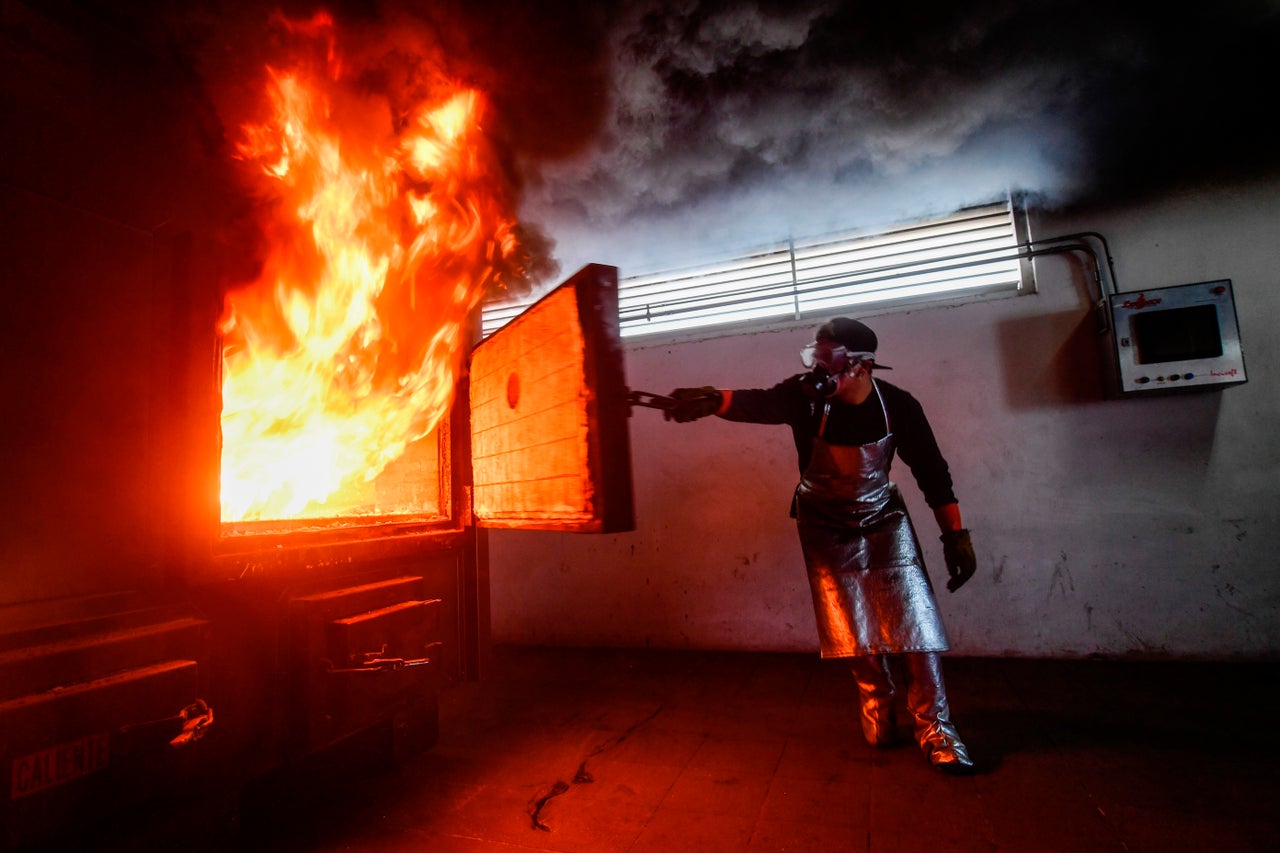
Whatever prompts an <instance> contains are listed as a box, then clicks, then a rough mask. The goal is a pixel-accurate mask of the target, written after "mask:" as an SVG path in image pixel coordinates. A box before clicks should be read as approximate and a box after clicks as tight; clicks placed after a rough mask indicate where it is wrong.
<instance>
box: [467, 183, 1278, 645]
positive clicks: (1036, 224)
mask: <svg viewBox="0 0 1280 853" xmlns="http://www.w3.org/2000/svg"><path fill="white" fill-rule="evenodd" d="M1278 209H1280V183H1269V184H1255V185H1253V186H1251V187H1247V188H1232V189H1217V190H1212V191H1200V192H1196V193H1187V194H1183V195H1180V196H1178V197H1173V198H1169V199H1166V200H1164V201H1162V202H1159V203H1149V204H1146V205H1144V206H1142V207H1140V208H1133V209H1127V210H1108V211H1101V212H1096V213H1093V214H1090V215H1083V214H1076V215H1075V217H1074V218H1068V217H1066V216H1059V217H1058V218H1057V219H1053V218H1051V217H1048V216H1046V215H1043V214H1041V215H1037V216H1035V217H1034V218H1033V234H1034V235H1035V236H1036V237H1040V238H1046V237H1052V236H1057V235H1063V234H1069V233H1073V232H1077V231H1086V230H1088V231H1098V232H1101V233H1102V234H1103V235H1105V236H1106V237H1107V239H1108V241H1109V243H1110V247H1111V251H1112V254H1113V256H1114V259H1115V267H1116V276H1117V280H1118V284H1119V288H1120V290H1122V291H1129V290H1137V289H1141V288H1144V287H1155V286H1161V285H1172V284H1182V283H1187V282H1192V281H1201V280H1206V279H1214V278H1230V279H1232V280H1233V282H1234V285H1235V292H1236V298H1237V304H1238V307H1239V315H1240V324H1241V329H1242V338H1243V342H1244V348H1245V358H1246V365H1247V368H1248V372H1249V382H1248V383H1247V384H1246V385H1243V386H1237V387H1233V388H1229V389H1226V390H1223V391H1220V392H1210V393H1205V394H1197V395H1187V396H1178V397H1166V398H1160V399H1142V400H1124V401H1104V400H1103V399H1102V398H1101V390H1100V378H1099V377H1100V367H1099V358H1098V355H1097V352H1096V348H1095V342H1094V336H1093V320H1092V317H1091V315H1090V313H1089V307H1088V306H1089V303H1090V301H1091V296H1090V294H1091V293H1092V292H1093V291H1092V289H1091V287H1090V286H1088V285H1086V283H1085V277H1084V275H1083V272H1084V269H1085V267H1086V265H1085V264H1083V263H1081V262H1079V261H1078V260H1077V259H1075V258H1073V257H1069V256H1063V257H1051V258H1046V259H1041V260H1039V261H1037V274H1038V285H1039V292H1038V293H1037V294H1036V295H1032V296H1025V297H1020V298H1015V299H1004V300H998V301H989V302H977V303H970V304H967V305H960V306H955V307H946V308H929V309H923V310H914V311H910V312H903V313H895V314H886V315H883V316H877V317H873V318H870V325H871V326H872V327H873V328H874V329H875V330H876V331H877V333H878V334H879V336H880V341H881V343H880V357H881V360H882V361H884V362H885V363H886V364H890V365H892V366H893V367H894V370H893V371H892V373H888V374H884V376H885V378H887V379H889V380H890V381H893V382H895V383H897V384H900V385H902V386H903V387H905V388H907V389H908V390H910V391H912V392H913V393H914V394H915V395H916V396H917V397H918V398H919V399H920V400H921V402H922V403H923V404H924V406H925V410H926V412H927V413H928V414H929V416H930V418H931V420H932V422H933V425H934V429H935V432H936V433H937V434H938V437H939V442H940V444H941V446H942V449H943V452H944V454H946V456H947V457H948V460H949V461H950V463H951V468H952V472H953V475H954V478H955V482H956V492H957V494H958V496H959V498H960V505H961V509H962V511H963V513H964V519H965V523H966V525H967V526H968V527H969V528H970V529H971V530H972V532H973V540H974V544H975V547H976V550H977V553H978V562H979V572H978V575H977V576H976V577H975V578H974V580H972V581H971V582H970V583H969V584H968V585H967V586H966V587H964V588H963V589H962V590H960V591H959V592H957V593H955V594H949V593H947V592H946V591H945V589H943V585H942V583H941V581H942V580H943V579H944V578H945V574H946V571H945V568H944V567H943V564H942V557H941V548H940V545H939V544H938V542H937V531H936V529H935V524H934V522H933V519H932V514H931V513H930V512H929V511H928V510H927V508H926V507H925V506H924V504H923V501H922V499H921V498H920V495H919V492H918V490H917V489H916V487H915V485H914V483H913V482H912V481H911V479H910V476H909V474H908V472H907V469H906V468H905V466H902V465H899V466H897V467H895V479H897V480H898V481H899V482H900V483H901V484H902V485H903V491H904V493H906V494H907V497H908V502H909V504H910V506H911V508H912V511H913V515H914V517H915V520H916V523H917V528H918V530H919V531H920V535H921V538H922V541H923V542H924V544H925V548H926V557H927V558H928V559H929V562H930V566H931V572H932V575H933V577H934V580H935V584H934V585H935V588H937V589H938V590H939V596H940V604H941V607H942V610H943V614H944V618H945V620H946V623H947V627H948V630H949V632H950V634H951V638H952V645H953V652H954V653H956V654H965V655H1014V656H1033V657H1043V656H1053V657H1072V656H1081V655H1089V654H1095V653H1098V654H1104V655H1114V656H1122V655H1133V656H1142V657H1207V658H1217V657H1227V658H1234V657H1240V658H1252V657H1269V656H1274V655H1276V653H1277V652H1278V651H1280V636H1278V634H1280V632H1278V630H1277V627H1278V623H1280V619H1278V605H1280V572H1277V568H1280V567H1278V566H1277V562H1278V560H1277V555H1280V485H1278V484H1277V477H1278V476H1280V436H1278V435H1277V430H1276V424H1277V422H1278V421H1280V419H1278V418H1277V414H1278V411H1277V410H1278V409H1280V387H1278V382H1277V378H1276V376H1277V367H1278V366H1280V365H1278V363H1277V362H1278V360H1280V355H1278V354H1277V351H1276V344H1275V340H1276V334H1275V326H1276V324H1277V323H1280V228H1278V227H1277V215H1276V212H1277V210H1278ZM623 272H624V273H625V270H624V271H623ZM816 325H817V323H816V322H814V323H807V324H805V325H804V326H803V327H800V328H795V329H791V330H789V331H782V332H779V331H774V332H768V333H761V334H756V335H745V336H737V337H724V338H715V339H710V340H704V341H699V342H686V343H679V344H671V345H663V346H633V347H631V348H630V349H629V351H628V353H627V370H628V380H629V383H630V386H631V387H632V388H633V389H642V390H647V391H653V392H658V393H665V392H667V391H669V390H670V389H671V388H673V387H677V386H684V385H705V384H711V385H716V386H718V387H729V388H733V387H763V386H768V385H770V384H772V383H773V382H774V381H776V380H778V379H780V378H782V377H783V376H786V375H788V374H790V373H793V372H797V371H798V370H800V369H801V368H800V366H799V362H798V359H797V354H798V351H799V348H800V347H801V346H802V345H803V344H804V343H806V342H807V341H808V340H809V339H810V338H811V336H812V328H813V327H816ZM631 425H632V445H633V446H632V453H633V459H634V465H635V494H636V502H637V508H636V517H637V528H636V530H635V531H634V532H633V533H628V534H623V535H607V536H572V535H561V534H549V533H518V532H510V531H498V532H494V533H492V534H491V539H490V543H491V547H492V552H491V577H492V586H491V589H492V593H491V595H492V612H493V637H494V640H495V641H497V642H515V643H535V644H563V645H600V646H654V647H670V648H698V649H742V650H775V651H800V650H805V651H807V650H816V648H817V642H816V635H815V628H814V622H813V613H812V605H811V602H810V597H809V591H808V586H807V583H806V580H805V572H804V566H803V563H802V561H801V557H800V553H799V547H798V545H797V543H796V537H795V531H794V527H793V524H792V522H791V521H790V520H789V519H788V518H787V506H788V501H789V498H790V494H791V490H792V488H793V487H794V484H795V481H796V476H797V472H796V467H795V459H794V451H793V449H792V446H791V438H790V433H789V431H788V430H787V428H786V427H769V426H756V425H747V424H735V423H729V422H726V421H722V420H720V419H717V418H710V419H706V420H703V421H699V422H696V423H693V424H680V425H677V424H671V423H666V422H664V421H663V420H662V418H661V415H660V413H658V412H656V411H653V410H637V411H636V412H635V413H634V415H633V417H632V424H631Z"/></svg>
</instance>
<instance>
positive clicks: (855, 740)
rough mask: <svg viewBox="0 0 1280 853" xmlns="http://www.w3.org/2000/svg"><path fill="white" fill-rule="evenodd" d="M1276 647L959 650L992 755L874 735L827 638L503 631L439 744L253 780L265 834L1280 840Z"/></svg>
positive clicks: (686, 844) (974, 724) (1240, 845)
mask: <svg viewBox="0 0 1280 853" xmlns="http://www.w3.org/2000/svg"><path fill="white" fill-rule="evenodd" d="M1278 674H1280V666H1276V665H1270V664H1202V663H1179V664H1171V663H1117V662H1103V661H1020V660H987V659H956V658H947V659H946V675H947V679H948V683H949V692H950V695H951V703H952V708H953V712H954V716H955V719H956V722H957V724H958V725H959V728H960V731H961V733H962V734H963V735H964V737H965V739H966V741H967V742H968V744H969V747H970V750H971V752H972V753H973V755H974V757H975V758H976V759H977V760H978V761H979V762H980V764H981V767H980V772H979V773H978V774H976V775H974V776H970V777H964V778H953V777H948V776H944V775H942V774H940V773H938V772H937V771H935V770H933V769H931V768H930V767H929V766H928V765H927V764H926V762H925V760H924V758H923V757H922V756H921V754H920V753H919V751H918V750H917V749H916V748H915V747H914V746H913V745H907V746H902V747H899V748H896V749H891V750H879V751H872V750H871V749H870V748H869V747H868V746H867V745H866V744H865V743H864V742H863V740H862V737H861V734H860V731H859V730H858V723H857V718H856V716H855V690H854V686H853V683H852V679H851V677H850V676H849V675H848V673H847V672H846V670H845V669H844V667H843V666H842V665H841V664H839V663H838V662H834V661H825V662H824V661H821V660H819V659H818V658H817V657H816V655H812V656H811V655H786V654H744V653H719V652H661V651H649V652H646V651H611V650H577V649H546V648H499V649H497V650H495V653H494V661H493V665H492V667H491V669H490V671H489V673H488V676H487V678H486V679H485V680H483V681H481V682H479V683H476V684H464V685H458V686H454V687H451V688H449V689H448V690H447V692H446V693H445V694H444V697H443V700H442V707H441V731H440V740H439V744H438V745H437V746H436V747H435V748H434V749H432V750H431V751H429V752H427V753H424V754H421V755H419V756H417V757H415V758H414V759H412V760H410V761H409V762H407V763H405V764H403V765H401V766H399V767H396V768H393V769H390V770H387V769H383V770H380V771H379V770H375V769H372V768H361V767H357V766H354V765H353V764H352V763H351V761H350V759H349V758H348V759H345V760H344V762H345V763H344V762H334V763H333V764H332V765H331V766H330V767H328V768H327V769H314V770H312V771H309V773H308V777H307V780H306V781H305V783H302V784H297V785H294V786H290V787H286V788H285V789H283V790H282V791H277V792H276V793H274V794H268V793H264V792H259V794H258V795H257V796H256V797H255V799H254V800H253V801H252V803H251V804H250V806H249V807H248V808H246V809H245V811H244V814H243V816H242V822H241V827H240V840H239V842H238V843H239V845H240V846H241V847H242V848H243V849H245V850H253V851H259V850H261V851H267V850H270V851H417V850H432V851H467V852H468V853H470V852H471V851H512V853H514V851H535V850H536V851H590V853H598V851H627V853H641V852H642V851H664V853H665V852H666V851H780V850H788V851H845V850H848V851H854V850H857V851H864V850H869V851H912V850H929V851H940V850H942V851H952V850H955V851H967V850H1001V851H1003V850H1012V851H1077V850H1078V851H1103V850H1130V851H1146V850H1149V851H1173V850H1206V851H1209V850H1211V851H1236V850H1274V849H1277V848H1278V847H1280V806H1277V803H1280V773H1278V772H1277V762H1278V761H1280V742H1278V741H1280V739H1277V738H1276V736H1275V732H1274V731H1273V730H1272V729H1271V728H1270V727H1271V726H1273V725H1277V722H1276V720H1277V714H1276V712H1277V711H1278V710H1280V702H1277V698H1278V696H1277V694H1278V693H1280V680H1278V679H1277V678H1276V676H1277V675H1278Z"/></svg>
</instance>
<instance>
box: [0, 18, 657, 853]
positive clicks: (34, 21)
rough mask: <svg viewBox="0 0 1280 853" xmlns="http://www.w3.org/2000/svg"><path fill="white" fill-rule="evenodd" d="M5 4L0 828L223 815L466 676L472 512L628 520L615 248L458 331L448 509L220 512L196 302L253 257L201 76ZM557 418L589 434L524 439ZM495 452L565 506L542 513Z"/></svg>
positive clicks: (53, 828)
mask: <svg viewBox="0 0 1280 853" xmlns="http://www.w3.org/2000/svg"><path fill="white" fill-rule="evenodd" d="M10 12H12V14H13V15H14V16H15V17H14V19H13V23H14V27H12V28H8V29H6V31H5V36H4V38H3V39H0V71H3V76H4V78H5V79H6V80H9V81H13V85H9V86H6V87H3V88H2V89H0V111H2V112H3V114H4V115H6V121H5V123H4V125H5V134H4V136H3V137H0V144H2V145H3V152H2V153H3V154H4V156H3V157H0V215H3V219H4V221H5V223H6V228H7V233H6V240H5V244H6V245H5V250H4V251H3V252H0V280H3V281H4V282H5V286H6V299H7V302H6V311H5V312H0V340H3V341H4V358H3V359H0V394H3V398H4V400H5V406H6V417H5V418H4V419H3V421H2V422H0V423H2V424H3V425H2V426H0V429H3V431H4V435H3V441H0V456H3V460H2V461H3V464H4V466H5V469H6V477H5V478H3V486H0V525H3V536H0V547H2V548H3V551H2V552H0V768H3V772H4V773H5V780H6V785H5V790H4V794H3V795H2V796H0V848H5V847H13V846H21V845H24V844H28V843H38V842H43V841H46V840H48V839H50V838H52V837H55V836H59V834H62V835H66V834H67V833H71V834H75V833H95V832H97V831H99V830H100V829H102V828H103V827H104V826H105V825H106V824H109V823H112V822H119V821H126V822H127V821H128V820H130V819H131V815H133V814H135V813H138V814H141V813H142V811H143V810H145V812H146V813H147V814H150V815H152V816H155V815H175V816H176V815H182V814H187V813H191V812H193V811H194V812H210V813H218V814H223V813H225V814H230V813H233V812H234V810H235V805H236V801H237V798H238V797H239V796H240V792H241V791H242V790H244V788H245V786H246V784H247V783H249V782H251V781H252V780H255V779H258V778H262V777H264V776H266V775H268V774H272V773H274V772H276V771H278V770H281V769H287V768H289V767H291V766H296V765H298V764H300V763H303V762H305V761H307V760H309V758H310V757H312V756H316V755H318V754H321V753H323V752H325V751H326V750H329V749H330V748H331V747H334V746H335V745H337V744H340V743H350V742H351V741H352V739H353V738H359V739H361V741H362V742H364V741H365V740H366V739H367V742H368V743H369V744H372V745H373V746H372V747H371V748H375V749H378V750H381V751H383V752H385V754H386V755H387V756H389V757H393V758H394V757H396V756H403V755H406V754H410V753H412V752H414V751H417V750H420V749H423V748H426V747H427V746H429V745H430V744H432V743H433V742H434V741H435V739H436V737H437V733H436V703H437V701H438V696H439V693H440V691H441V690H444V689H447V687H448V685H449V684H450V683H452V682H456V681H459V680H465V679H474V678H477V677H479V676H480V674H481V673H482V672H483V667H484V659H485V654H486V647H487V644H488V572H487V557H486V553H485V543H484V534H483V527H484V526H485V525H488V526H503V527H515V526H527V527H534V528H545V529H557V530H583V531H611V530H622V529H628V528H629V527H630V526H631V523H632V521H631V495H630V488H631V485H630V470H629V454H630V451H629V446H628V441H627V422H626V419H627V415H628V406H627V403H626V390H625V384H624V377H623V372H622V358H621V349H620V346H619V344H618V338H617V322H616V291H615V290H614V288H616V279H617V276H616V271H615V270H613V269H612V268H609V267H598V266H592V267H588V268H586V269H585V270H583V271H582V272H581V273H579V274H578V275H576V276H574V277H572V279H571V280H570V281H569V282H566V285H565V286H564V287H562V288H560V289H557V290H556V291H554V292H553V294H551V295H549V296H548V297H547V299H546V300H544V302H541V303H539V305H541V306H542V309H541V310H538V311H535V312H534V313H533V314H531V315H529V316H528V317H525V318H522V319H521V320H519V321H516V322H513V323H512V324H511V327H510V334H508V333H507V331H508V330H504V331H503V333H502V334H501V335H496V336H494V337H493V338H491V339H489V340H486V341H485V342H483V343H481V344H479V345H478V346H477V347H476V348H475V350H474V352H473V353H472V356H471V359H470V367H471V369H470V373H469V376H468V377H467V378H466V379H465V380H464V381H463V382H462V384H461V385H460V386H459V388H458V393H457V397H456V403H455V405H454V407H453V409H452V412H451V414H450V416H449V418H448V420H447V423H445V424H444V425H443V426H442V428H441V429H440V430H438V435H437V436H436V438H435V442H436V443H435V447H436V452H437V453H438V454H439V458H438V460H437V461H438V463H439V464H438V468H439V471H440V474H439V476H440V482H439V483H438V484H436V485H437V486H438V488H439V489H440V493H441V501H440V506H441V510H440V511H439V512H433V513H431V514H429V515H428V516H426V517H411V518H383V519H378V520H377V521H376V523H361V524H355V523H351V522H348V521H335V522H334V523H332V524H329V523H325V524H314V523H309V524H307V525H297V526H294V527H289V526H287V525H285V526H268V528H267V529H255V530H246V529H238V530H237V529H228V528H224V527H223V525H222V523H221V519H220V509H219V503H218V489H219V472H218V467H219V417H220V401H219V386H218V369H217V365H218V357H219V354H218V340H217V334H216V328H217V321H218V317H219V314H220V312H221V309H222V295H223V291H222V288H223V282H225V281H227V280H229V279H235V278H236V277H237V275H236V271H237V268H238V267H240V266H242V265H243V264H244V263H245V258H244V257H243V255H244V251H243V244H242V242H238V241H237V239H236V235H237V233H238V232H237V231H236V219H235V215H236V207H235V204H236V200H235V199H234V198H233V197H231V196H230V195H229V194H228V193H227V191H226V187H227V185H228V176H227V173H226V164H225V162H224V157H223V152H222V150H221V149H220V148H219V147H218V145H217V144H216V140H212V139H211V137H210V136H209V128H208V127H207V126H206V125H204V124H203V121H204V120H203V118H202V116H203V115H204V114H205V113H204V110H206V105H205V104H204V103H203V101H202V98H203V97H204V94H203V93H202V92H200V91H199V90H198V87H196V86H195V85H194V84H193V82H192V79H191V77H190V75H188V74H185V73H184V69H182V68H177V67H174V65H173V61H172V58H171V57H167V56H157V55H155V54H153V53H148V52H147V51H146V50H145V49H141V47H142V46H140V45H139V44H137V43H135V42H134V41H132V40H131V39H132V38H133V37H132V36H131V34H130V33H129V32H127V31H125V30H123V29H118V28H114V27H115V25H114V24H113V22H112V21H111V20H108V19H105V18H103V17H101V16H98V15H96V14H94V13H93V12H92V10H91V9H89V8H88V7H85V8H81V7H80V6H79V5H77V4H70V5H69V6H67V8H65V9H61V10H60V11H55V12H45V11H38V10H35V9H32V8H29V7H27V6H23V5H21V4H12V5H11V8H10V9H7V10H6V14H9V13H10ZM19 131H20V132H19ZM570 322H571V323H572V326H573V330H572V331H570V332H568V333H567V334H568V337H567V338H565V339H564V342H563V343H564V346H563V348H562V349H560V350H555V349H554V348H552V349H548V348H547V347H546V346H545V344H546V342H547V340H548V339H549V338H550V337H554V336H549V335H548V333H547V332H548V329H553V328H560V329H561V331H564V329H562V328H561V327H563V326H564V325H565V324H566V323H570ZM566 370H568V371H569V372H571V373H576V375H577V377H578V379H577V381H576V382H575V383H570V384H568V385H565V384H563V383H559V384H558V383H555V382H544V381H542V379H541V378H540V377H545V376H548V375H551V374H557V375H563V374H564V373H565V371H566ZM574 406H577V407H579V408H578V409H576V410H574V409H573V408H572V407H574ZM473 413H474V414H473ZM570 422H575V423H576V422H586V423H590V425H591V429H590V430H588V431H586V432H585V433H581V434H573V435H570V434H565V435H560V436H559V438H560V439H561V440H562V446H563V452H561V453H558V454H553V455H547V454H543V453H539V452H537V451H536V450H534V448H533V445H535V444H537V443H539V442H538V441H537V440H535V439H542V438H545V437H546V436H548V435H550V434H551V433H552V432H553V431H555V430H557V429H560V428H562V427H563V426H564V425H565V424H567V423H570ZM478 423H479V424H481V425H482V429H479V430H477V429H476V428H475V426H476V424H478ZM550 462H555V463H557V464H562V465H563V470H555V469H552V470H548V469H546V468H545V467H540V466H545V465H546V464H548V463H550ZM513 465H514V466H516V467H518V468H523V469H524V471H525V473H526V474H527V475H528V476H529V477H530V478H532V479H533V480H535V481H536V480H542V481H545V482H552V481H556V482H563V483H566V484H569V485H568V486H567V487H566V488H567V489H568V493H572V494H573V495H576V496H577V497H578V498H580V499H581V500H580V505H579V506H577V507H576V508H574V509H572V510H570V511H564V510H563V507H562V508H561V509H560V510H557V511H544V510H542V509H540V508H539V507H538V506H536V505H535V503H536V502H530V501H529V500H526V498H528V497H529V495H530V494H534V493H537V492H538V490H539V489H538V488H535V489H532V490H531V491H524V492H521V491H520V490H512V489H511V488H510V486H509V484H507V483H506V482H505V476H504V475H503V473H502V472H504V471H509V470H510V469H511V467H512V466H513ZM539 488H541V487H539ZM555 497H556V499H557V505H560V504H561V503H562V502H561V501H560V499H561V498H562V497H563V494H557V495H555ZM506 498H514V499H515V500H514V503H513V502H511V501H506V502H505V503H504V500H505V499H506Z"/></svg>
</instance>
